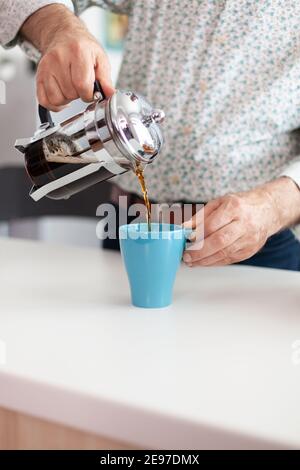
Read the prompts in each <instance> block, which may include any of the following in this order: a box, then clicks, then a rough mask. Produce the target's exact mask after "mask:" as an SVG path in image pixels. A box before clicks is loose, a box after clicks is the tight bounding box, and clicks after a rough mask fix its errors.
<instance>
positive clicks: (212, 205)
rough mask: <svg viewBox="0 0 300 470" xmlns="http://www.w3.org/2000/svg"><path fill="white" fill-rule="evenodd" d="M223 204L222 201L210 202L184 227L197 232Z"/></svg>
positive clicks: (185, 223)
mask: <svg viewBox="0 0 300 470" xmlns="http://www.w3.org/2000/svg"><path fill="white" fill-rule="evenodd" d="M220 204H221V201H220V199H215V200H213V201H210V202H208V203H207V204H206V205H205V206H204V207H202V209H200V211H198V212H197V213H196V214H195V215H193V217H192V218H191V219H190V220H187V221H186V222H184V224H183V226H184V227H185V228H191V229H193V230H195V229H196V228H197V227H198V226H199V224H202V222H203V221H204V222H205V219H206V218H207V217H209V215H210V214H211V213H212V212H213V211H214V210H215V209H217V207H219V206H220Z"/></svg>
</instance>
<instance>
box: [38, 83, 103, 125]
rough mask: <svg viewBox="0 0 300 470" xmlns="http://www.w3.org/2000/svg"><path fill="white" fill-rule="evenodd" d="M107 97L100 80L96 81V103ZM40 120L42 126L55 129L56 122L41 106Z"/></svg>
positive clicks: (47, 110)
mask: <svg viewBox="0 0 300 470" xmlns="http://www.w3.org/2000/svg"><path fill="white" fill-rule="evenodd" d="M105 99H106V96H105V94H104V91H103V88H102V86H101V84H100V82H99V80H95V82H94V100H95V101H96V100H97V101H104V100H105ZM39 118H40V122H41V124H46V123H48V124H49V127H54V125H55V124H54V122H53V119H52V116H51V113H50V111H49V109H47V108H44V106H42V105H40V104H39Z"/></svg>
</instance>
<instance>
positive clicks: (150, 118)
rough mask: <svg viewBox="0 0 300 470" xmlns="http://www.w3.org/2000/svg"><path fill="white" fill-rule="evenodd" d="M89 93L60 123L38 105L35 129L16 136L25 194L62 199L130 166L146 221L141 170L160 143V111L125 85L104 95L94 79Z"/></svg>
mask: <svg viewBox="0 0 300 470" xmlns="http://www.w3.org/2000/svg"><path fill="white" fill-rule="evenodd" d="M94 98H95V101H94V102H93V103H91V104H90V105H88V106H87V108H86V110H85V111H83V112H82V113H79V114H77V115H75V116H73V117H71V118H69V119H67V120H66V121H64V122H62V123H61V124H54V122H53V120H52V117H51V114H50V112H49V111H48V110H47V109H45V108H43V107H42V106H39V116H40V121H41V125H40V127H39V129H38V130H37V131H36V133H35V134H34V136H33V137H32V138H28V139H18V140H17V141H16V143H15V147H16V148H17V149H18V150H19V151H20V152H22V153H23V154H24V156H25V166H26V170H27V173H28V175H29V177H30V179H31V180H32V182H33V185H34V186H33V188H32V190H31V192H30V196H31V197H32V199H34V200H35V201H39V200H40V199H42V198H43V197H49V198H51V199H68V198H69V197H70V196H72V195H73V194H77V193H78V192H80V191H82V190H84V189H86V188H88V187H90V186H92V185H94V184H96V183H99V182H102V181H106V180H108V179H110V178H112V177H114V176H116V175H120V174H122V173H126V172H127V171H130V170H131V171H134V172H135V173H136V175H137V177H138V178H139V181H140V184H141V189H142V192H143V195H144V198H145V203H146V207H147V214H148V223H150V204H149V200H148V196H147V190H146V186H145V181H144V170H145V168H146V166H147V165H148V164H150V163H152V162H153V161H154V160H155V158H156V156H157V155H158V154H159V152H160V150H161V147H162V145H163V137H162V133H161V129H160V126H159V124H160V123H161V122H162V121H163V120H164V112H163V111H161V110H159V109H154V108H153V107H152V106H151V105H150V104H149V103H148V102H147V101H146V100H145V99H144V98H143V97H142V96H140V95H138V94H136V93H134V92H131V91H121V90H117V91H116V92H115V93H114V94H113V95H112V96H111V97H110V98H105V95H104V93H103V90H102V88H101V85H100V84H99V82H95V85H94ZM149 227H151V226H150V225H149Z"/></svg>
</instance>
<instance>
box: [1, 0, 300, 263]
mask: <svg viewBox="0 0 300 470" xmlns="http://www.w3.org/2000/svg"><path fill="white" fill-rule="evenodd" d="M91 4H97V5H99V6H102V7H105V8H110V9H112V10H113V11H115V12H119V13H125V14H128V16H129V32H128V36H127V41H126V46H125V54H124V61H123V66H122V69H121V74H120V79H119V86H120V87H122V88H129V89H133V90H135V91H138V92H141V93H142V94H144V95H145V96H146V97H147V98H148V99H149V100H150V101H151V102H153V103H157V104H159V105H160V106H162V107H163V108H164V109H165V111H166V113H167V120H166V124H165V137H166V145H165V148H164V151H163V154H162V155H161V157H160V159H159V160H158V161H157V162H155V164H153V165H151V167H149V169H147V177H148V181H149V183H150V192H151V194H152V197H153V198H154V199H155V200H156V201H159V202H174V201H182V202H184V201H194V202H200V201H202V202H205V203H207V204H206V206H205V209H204V216H205V219H204V220H205V227H204V233H205V241H204V246H203V247H202V248H199V249H197V250H192V251H191V252H187V253H185V256H184V260H185V262H186V263H187V264H188V265H189V266H211V265H223V264H229V263H237V262H245V263H247V264H256V265H262V266H272V267H277V268H285V269H294V270H300V244H299V242H298V241H297V240H296V239H295V237H294V235H293V234H292V232H291V231H290V230H289V229H288V227H292V226H293V225H294V224H296V223H297V222H298V221H299V220H300V191H299V186H300V158H299V155H300V149H299V142H300V140H299V138H300V137H299V132H297V129H298V128H299V127H300V111H299V110H300V85H299V83H300V82H299V77H300V60H299V58H300V41H299V21H300V2H299V1H297V0H276V1H265V2H258V1H256V0H248V1H247V2H245V1H241V0H227V1H226V0H220V1H217V2H216V1H212V0H211V1H210V0H205V1H204V0H203V1H200V0H147V1H144V0H96V1H93V2H90V1H88V0H78V1H76V0H74V1H73V2H72V3H71V2H70V1H62V2H51V1H44V0H32V1H28V2H23V1H20V0H12V1H10V2H6V1H3V0H0V41H1V43H2V44H3V45H4V46H7V47H9V46H12V45H14V44H16V43H17V42H21V43H23V46H24V47H26V48H27V49H28V43H31V44H33V45H34V46H35V48H36V49H37V50H39V51H40V52H41V54H42V58H41V60H40V62H39V67H38V73H37V95H38V99H39V101H40V103H41V104H43V105H44V106H46V107H48V108H50V109H52V110H54V111H56V110H59V109H60V108H61V107H62V106H64V105H66V104H67V103H69V102H70V101H72V100H74V99H75V98H78V97H81V98H82V99H83V100H86V101H89V100H91V99H92V92H93V82H94V79H95V78H97V79H99V80H100V82H101V84H102V86H103V88H104V91H105V92H106V94H108V95H109V94H111V93H112V92H113V87H112V84H111V81H110V73H109V64H108V60H107V58H106V55H105V53H104V51H103V49H102V48H101V46H100V45H99V44H98V43H97V42H96V40H95V39H94V38H93V37H92V36H91V35H90V34H89V32H88V31H87V30H86V28H85V26H84V25H83V23H82V22H81V21H80V20H79V19H78V18H77V17H76V16H75V15H74V13H73V7H74V12H75V13H76V14H78V13H80V12H81V11H83V10H84V9H85V8H87V7H88V6H90V5H91ZM99 27H100V26H99ZM24 41H25V42H24ZM26 41H27V42H26ZM118 184H119V185H121V186H122V188H123V189H124V190H127V191H131V192H134V193H137V194H139V187H138V183H137V181H136V178H135V176H134V175H133V174H132V175H130V174H126V175H123V176H122V177H121V179H120V180H119V181H118ZM197 223H198V222H197V219H196V218H194V219H193V220H192V221H190V222H189V224H188V225H190V226H193V227H194V228H195V229H196V230H202V227H197ZM245 260H246V261H245Z"/></svg>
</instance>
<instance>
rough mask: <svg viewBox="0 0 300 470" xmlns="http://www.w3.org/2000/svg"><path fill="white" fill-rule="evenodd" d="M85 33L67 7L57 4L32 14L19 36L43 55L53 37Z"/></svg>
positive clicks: (79, 21)
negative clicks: (69, 33) (70, 33)
mask: <svg viewBox="0 0 300 470" xmlns="http://www.w3.org/2000/svg"><path fill="white" fill-rule="evenodd" d="M68 31H70V32H72V34H73V35H74V33H75V32H76V31H77V32H78V34H80V33H81V32H82V31H84V32H85V33H86V32H87V30H86V28H85V26H84V24H83V22H82V21H81V20H80V19H79V18H77V17H76V16H75V15H74V14H73V13H72V12H71V11H70V10H69V9H68V8H67V7H65V6H64V5H59V4H52V5H48V6H45V7H43V8H41V9H39V10H38V11H36V12H35V13H34V14H32V15H31V16H30V17H29V18H28V19H27V20H26V21H25V23H24V24H23V26H22V28H21V30H20V34H21V36H22V37H23V38H24V39H27V40H29V41H30V42H31V43H32V44H33V45H34V46H35V47H36V48H37V49H38V50H39V51H41V52H42V53H44V52H45V51H46V50H47V48H48V46H49V44H50V43H51V41H52V39H53V38H54V37H58V36H60V35H61V34H65V35H66V34H68Z"/></svg>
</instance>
